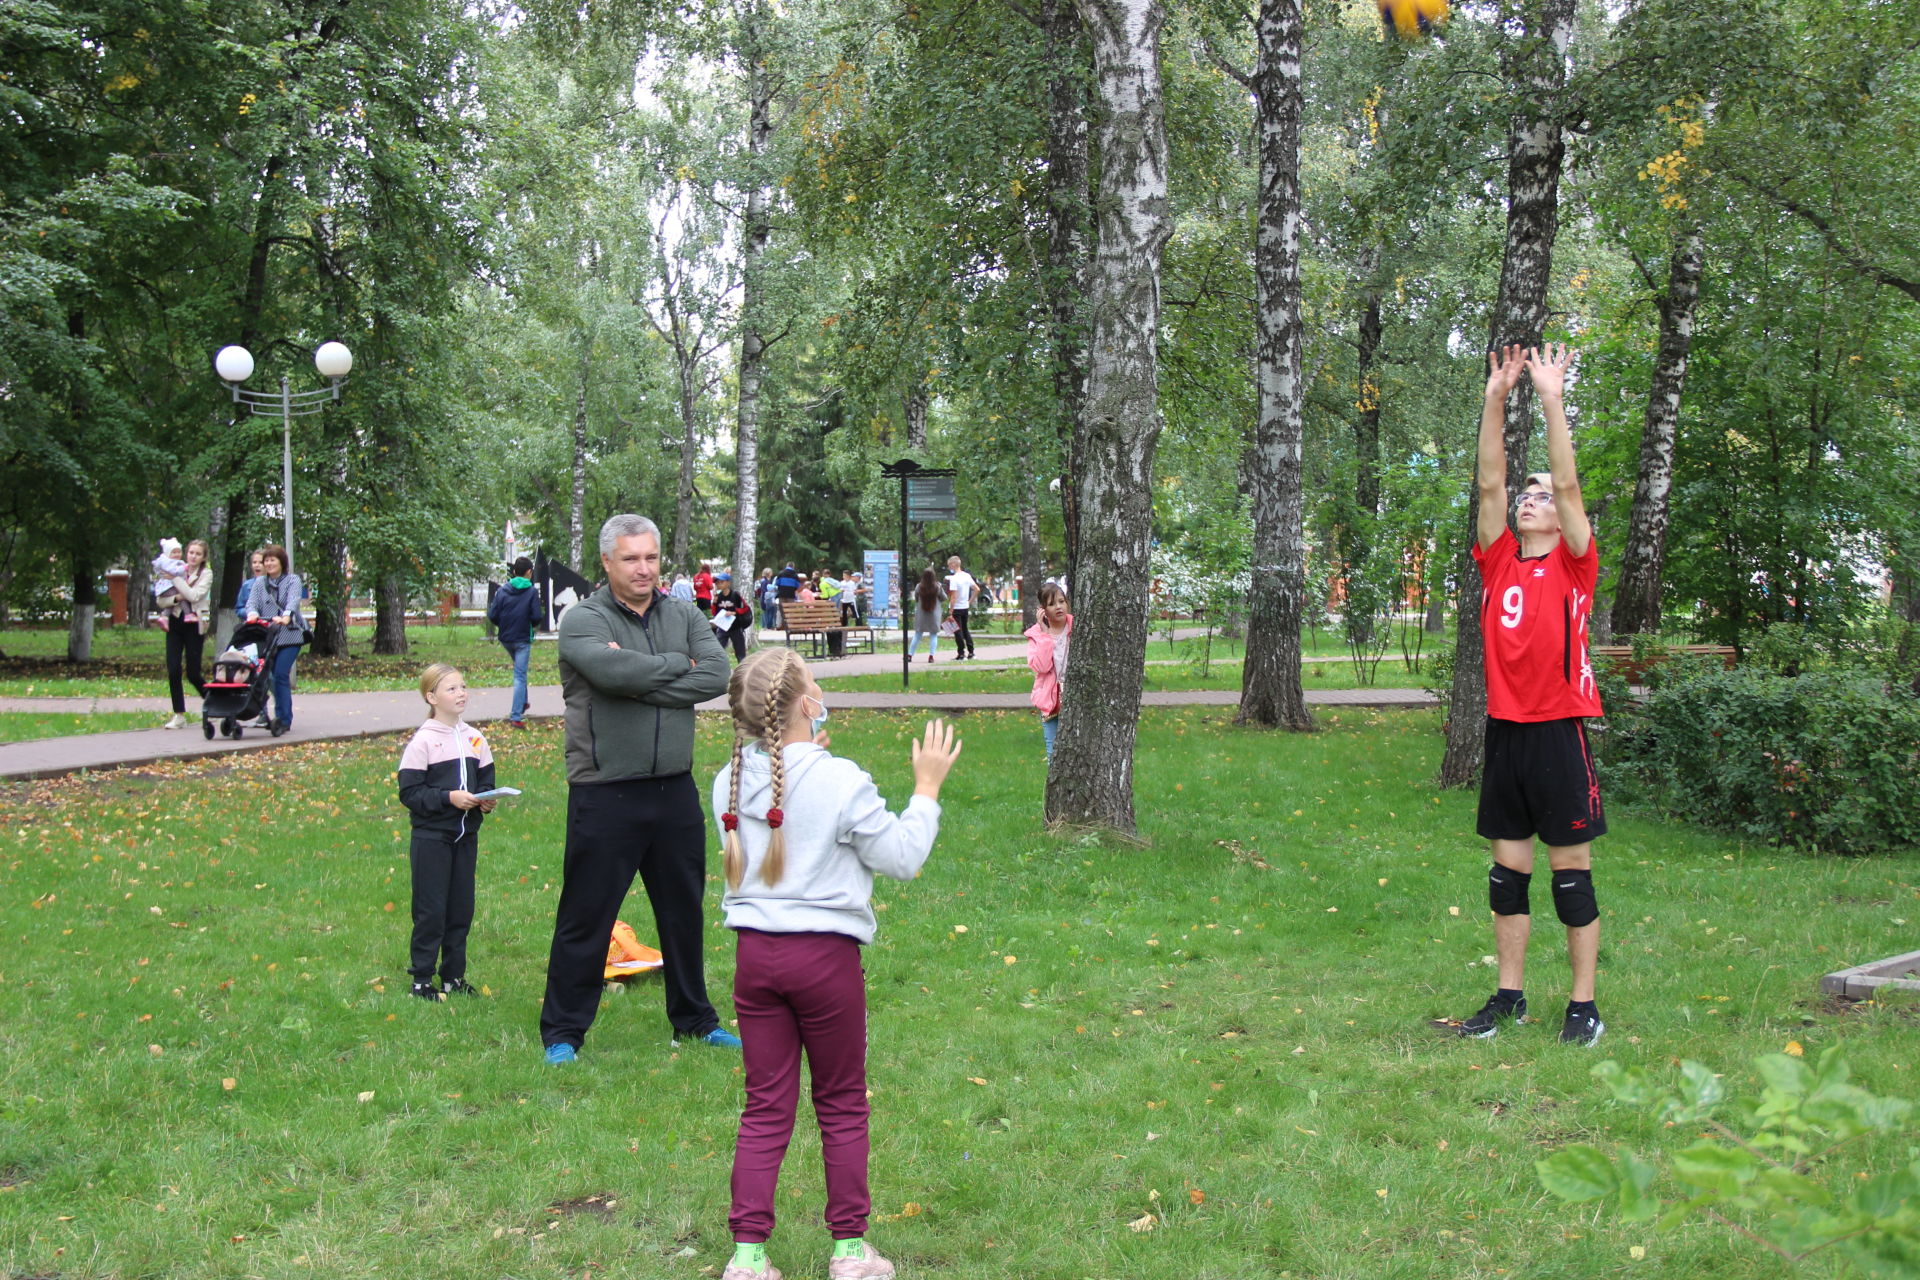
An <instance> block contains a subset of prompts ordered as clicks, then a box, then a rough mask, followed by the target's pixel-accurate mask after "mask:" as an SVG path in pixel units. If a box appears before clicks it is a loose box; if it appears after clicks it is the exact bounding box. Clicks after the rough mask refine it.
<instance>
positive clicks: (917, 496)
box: [907, 475, 960, 520]
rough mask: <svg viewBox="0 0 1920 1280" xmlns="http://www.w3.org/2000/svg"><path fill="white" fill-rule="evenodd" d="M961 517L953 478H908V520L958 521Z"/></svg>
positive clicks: (948, 476) (947, 476)
mask: <svg viewBox="0 0 1920 1280" xmlns="http://www.w3.org/2000/svg"><path fill="white" fill-rule="evenodd" d="M959 516H960V506H959V499H957V498H956V497H955V496H954V492H953V477H952V476H950V475H946V476H908V477H907V519H909V520H957V519H958V518H959Z"/></svg>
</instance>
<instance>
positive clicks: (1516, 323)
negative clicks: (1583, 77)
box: [1440, 0, 1574, 787]
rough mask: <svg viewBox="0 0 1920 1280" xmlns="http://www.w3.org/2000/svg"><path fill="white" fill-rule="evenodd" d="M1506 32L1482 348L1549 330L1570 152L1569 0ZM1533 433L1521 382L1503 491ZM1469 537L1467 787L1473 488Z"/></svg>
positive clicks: (1462, 754)
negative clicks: (1495, 235) (1494, 289)
mask: <svg viewBox="0 0 1920 1280" xmlns="http://www.w3.org/2000/svg"><path fill="white" fill-rule="evenodd" d="M1502 15H1503V18H1504V19H1505V22H1504V25H1505V26H1506V27H1507V29H1508V31H1509V33H1510V34H1509V38H1508V39H1507V40H1506V42H1505V43H1503V44H1502V46H1501V53H1500V62H1501V73H1502V76H1503V77H1504V79H1505V82H1506V87H1507V93H1508V95H1509V96H1510V97H1511V98H1512V99H1513V101H1514V103H1515V107H1514V111H1513V115H1512V120H1511V125H1510V127H1509V130H1508V134H1507V234H1506V243H1505V248H1504V252H1503V253H1502V255H1501V261H1500V292H1499V295H1498V296H1497V297H1496V298H1495V300H1494V305H1493V315H1492V317H1491V321H1490V324H1489V326H1488V335H1487V345H1488V347H1489V349H1492V350H1499V349H1501V348H1503V347H1506V346H1508V345H1510V344H1512V343H1519V344H1520V345H1522V346H1527V347H1535V346H1538V345H1540V341H1541V339H1542V337H1543V335H1544V334H1545V332H1546V325H1547V283H1548V277H1549V274H1550V272H1551V271H1552V268H1553V242H1554V237H1555V236H1556V235H1558V234H1559V230H1560V170H1561V166H1562V164H1563V162H1564V160H1565V158H1566V141H1565V135H1564V130H1563V113H1564V111H1565V104H1564V102H1563V92H1562V91H1563V90H1564V88H1565V85H1566V75H1567V50H1568V46H1570V45H1571V44H1572V42H1573V17H1574V4H1573V0H1509V3H1507V4H1506V5H1503V7H1502ZM1532 435H1533V393H1532V388H1531V386H1530V385H1529V384H1528V383H1526V382H1522V383H1521V384H1520V386H1519V387H1518V388H1517V389H1516V390H1515V391H1514V393H1513V395H1511V396H1510V397H1508V399H1507V405H1506V428H1505V436H1506V447H1507V492H1508V493H1519V492H1520V491H1521V490H1522V489H1524V488H1525V487H1526V484H1525V479H1526V475H1527V444H1528V441H1529V440H1530V439H1531V438H1532ZM1467 506H1468V510H1467V525H1466V531H1465V532H1466V536H1467V538H1468V539H1469V542H1468V543H1463V544H1462V546H1461V551H1460V554H1459V557H1458V564H1459V581H1460V582H1461V584H1462V585H1461V589H1460V600H1459V615H1458V616H1459V625H1458V627H1457V628H1456V629H1455V633H1454V634H1455V641H1454V663H1453V687H1452V689H1451V691H1450V693H1449V696H1448V699H1447V745H1446V752H1445V755H1444V756H1443V757H1442V759H1441V762H1440V784H1441V785H1442V786H1448V787H1458V786H1465V785H1466V784H1467V783H1469V782H1471V781H1473V780H1474V779H1475V778H1477V777H1478V776H1479V774H1480V766H1481V763H1482V758H1483V756H1484V755H1485V742H1486V727H1487V726H1486V716H1487V672H1486V666H1485V659H1484V655H1483V654H1482V653H1481V647H1480V646H1481V632H1480V592H1479V591H1478V590H1477V589H1475V584H1477V583H1478V582H1479V580H1480V575H1479V571H1478V569H1477V568H1476V567H1475V566H1474V564H1473V561H1472V559H1471V557H1470V556H1469V555H1468V553H1467V547H1468V546H1469V545H1470V543H1471V539H1472V538H1473V537H1474V536H1475V535H1474V533H1473V530H1474V529H1475V527H1476V526H1477V523H1478V520H1479V493H1478V488H1477V485H1476V487H1475V488H1473V489H1470V490H1469V496H1468V504H1467Z"/></svg>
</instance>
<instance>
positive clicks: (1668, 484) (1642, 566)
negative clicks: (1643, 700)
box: [1613, 227, 1706, 636]
mask: <svg viewBox="0 0 1920 1280" xmlns="http://www.w3.org/2000/svg"><path fill="white" fill-rule="evenodd" d="M1705 258H1706V245H1705V240H1704V238H1703V237H1702V236H1701V234H1700V229H1699V228H1698V227H1691V228H1688V229H1687V230H1685V231H1683V232H1682V233H1681V234H1680V235H1679V236H1678V237H1676V239H1675V241H1674V246H1673V258H1672V261H1670V262H1669V263H1668V265H1667V292H1666V296H1665V297H1663V298H1661V299H1660V346H1659V349H1658V353H1657V354H1656V355H1655V356H1654V362H1653V385H1652V386H1651V387H1650V388H1649V389H1648V392H1647V419H1646V424H1645V426H1644V427H1642V429H1641V432H1640V478H1639V480H1638V481H1637V482H1636V483H1635V484H1634V487H1633V512H1632V514H1631V515H1629V516H1628V517H1627V545H1626V548H1625V551H1624V554H1623V555H1622V557H1621V561H1620V583H1619V586H1617V587H1616V588H1615V589H1614V594H1613V634H1614V635H1616V636H1630V635H1637V634H1639V633H1641V632H1652V631H1658V630H1659V629H1660V582H1661V578H1662V577H1663V576H1664V574H1665V571H1666V564H1667V523H1668V518H1669V510H1668V506H1669V498H1670V497H1671V495H1672V492H1673V441H1674V436H1675V434H1676V433H1677V432H1678V430H1679V427H1680V397H1681V395H1682V393H1683V392H1684V391H1685V390H1686V386H1687V356H1688V352H1689V350H1690V349H1691V348H1692V346H1693V315H1694V310H1695V308H1696V307H1697V306H1698V304H1699V301H1700V275H1701V271H1702V269H1703V267H1704V265H1705Z"/></svg>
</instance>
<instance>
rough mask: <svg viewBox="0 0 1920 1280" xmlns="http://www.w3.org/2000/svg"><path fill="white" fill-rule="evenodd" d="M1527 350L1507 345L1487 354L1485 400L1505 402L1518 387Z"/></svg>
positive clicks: (1518, 345) (1527, 353)
mask: <svg viewBox="0 0 1920 1280" xmlns="http://www.w3.org/2000/svg"><path fill="white" fill-rule="evenodd" d="M1528 355H1529V352H1528V350H1527V348H1525V347H1523V346H1521V345H1520V344H1519V343H1517V342H1514V343H1509V344H1508V345H1507V346H1506V347H1505V348H1496V349H1495V350H1493V351H1490V352H1488V353H1487V398H1488V399H1498V400H1500V401H1501V402H1503V403H1504V402H1505V401H1506V398H1507V397H1508V396H1509V395H1511V394H1512V393H1513V389H1514V388H1515V387H1517V386H1519V385H1520V375H1521V374H1522V373H1523V372H1525V371H1526V368H1527V358H1528Z"/></svg>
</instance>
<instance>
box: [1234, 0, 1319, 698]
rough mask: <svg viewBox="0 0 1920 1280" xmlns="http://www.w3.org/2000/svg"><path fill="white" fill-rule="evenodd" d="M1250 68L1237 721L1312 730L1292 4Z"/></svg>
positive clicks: (1262, 25)
mask: <svg viewBox="0 0 1920 1280" xmlns="http://www.w3.org/2000/svg"><path fill="white" fill-rule="evenodd" d="M1256 32H1257V39H1258V43H1259V53H1258V63H1257V65H1256V66H1255V67H1254V73H1253V91H1254V96H1255V99H1256V106H1255V111H1256V113H1257V125H1256V127H1257V129H1258V130H1259V145H1260V195H1259V197H1258V198H1259V202H1260V203H1259V208H1258V210H1257V217H1256V230H1255V233H1254V234H1255V244H1254V267H1253V271H1254V280H1255V285H1256V289H1257V294H1258V298H1257V303H1256V305H1257V307H1258V315H1257V316H1256V317H1255V321H1256V326H1257V327H1256V332H1257V335H1258V336H1257V344H1258V345H1257V348H1256V354H1255V370H1254V381H1255V383H1256V385H1257V388H1258V391H1259V410H1258V412H1259V418H1258V421H1257V422H1256V423H1255V424H1254V438H1253V448H1252V450H1251V452H1250V461H1251V464H1252V465H1251V467H1250V468H1249V475H1248V479H1249V481H1250V482H1251V486H1250V487H1251V489H1252V494H1253V595H1252V599H1251V601H1250V602H1249V606H1248V611H1247V660H1246V664H1245V666H1244V667H1243V669H1242V674H1241V690H1240V713H1239V715H1238V717H1237V719H1238V721H1239V722H1240V723H1242V724H1256V725H1262V726H1265V727H1267V728H1282V729H1294V730H1304V729H1311V728H1313V717H1312V716H1311V715H1309V714H1308V712H1307V697H1306V692H1305V691H1304V690H1303V689H1302V688H1301V685H1300V625H1301V620H1302V618H1303V617H1304V601H1303V596H1304V594H1305V591H1306V533H1305V495H1304V490H1303V483H1304V477H1303V475H1302V458H1303V451H1302V442H1303V431H1304V428H1303V426H1302V402H1303V388H1302V386H1301V381H1300V360H1301V343H1302V336H1301V326H1300V114H1301V108H1302V101H1303V92H1304V91H1303V88H1302V81H1301V74H1300V50H1301V46H1302V42H1303V40H1304V38H1305V23H1304V20H1303V17H1302V10H1301V3H1300V0H1262V3H1261V5H1260V14H1259V17H1258V18H1257V19H1256Z"/></svg>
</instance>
